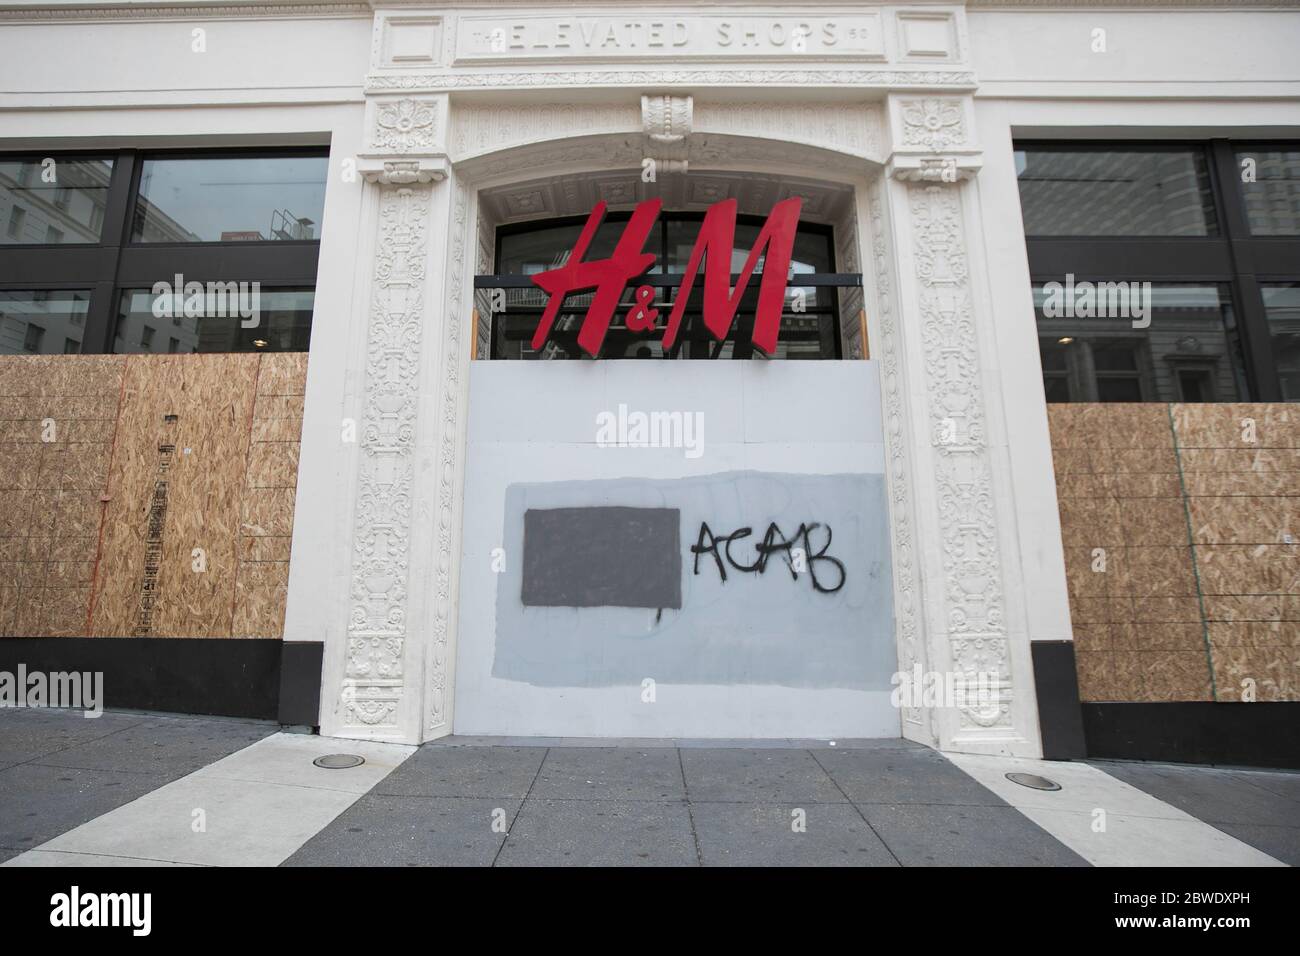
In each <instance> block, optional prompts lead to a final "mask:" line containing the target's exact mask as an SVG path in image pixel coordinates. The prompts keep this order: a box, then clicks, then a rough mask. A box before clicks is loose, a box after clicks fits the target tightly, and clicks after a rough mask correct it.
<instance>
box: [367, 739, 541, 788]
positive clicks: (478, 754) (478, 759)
mask: <svg viewBox="0 0 1300 956" xmlns="http://www.w3.org/2000/svg"><path fill="white" fill-rule="evenodd" d="M545 756H546V750H545V749H544V748H540V747H430V746H424V747H421V748H420V749H419V750H417V751H416V752H415V753H413V754H412V755H411V756H410V757H408V758H406V760H405V761H404V762H403V763H402V765H401V766H400V767H398V768H397V769H396V770H394V771H393V772H392V773H390V774H389V775H388V776H387V777H385V778H384V779H383V780H381V781H380V782H379V783H378V784H377V785H376V786H375V788H374V790H373V791H372V792H373V793H381V794H388V795H395V796H408V797H417V796H418V797H489V796H499V797H520V798H522V797H523V796H524V795H525V794H527V793H528V788H529V787H530V786H531V785H532V783H533V778H535V777H536V776H537V768H538V767H540V766H541V765H542V758H543V757H545Z"/></svg>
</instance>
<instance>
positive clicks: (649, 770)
mask: <svg viewBox="0 0 1300 956" xmlns="http://www.w3.org/2000/svg"><path fill="white" fill-rule="evenodd" d="M531 798H532V799H542V800H547V799H551V800H557V799H569V800H574V799H584V800H586V799H596V800H684V799H685V798H686V788H685V786H683V784H682V770H681V764H680V762H679V761H678V759H677V751H676V750H673V749H670V748H668V749H665V748H658V749H655V750H633V749H625V748H605V749H592V748H582V747H578V748H572V749H565V750H557V749H551V750H549V751H547V754H546V760H545V762H544V763H543V764H542V770H541V773H539V774H538V775H537V782H536V783H535V784H533V789H532V791H531Z"/></svg>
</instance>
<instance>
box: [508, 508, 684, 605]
mask: <svg viewBox="0 0 1300 956" xmlns="http://www.w3.org/2000/svg"><path fill="white" fill-rule="evenodd" d="M680 525H681V512H679V511H678V510H677V509H676V508H620V507H614V508H609V507H600V506H596V507H590V508H529V509H528V510H527V511H526V512H524V573H523V589H522V595H521V597H522V601H523V604H524V606H525V607H637V608H661V607H662V608H680V607H681V606H682V554H681V548H680V539H681V535H680V534H679V528H680Z"/></svg>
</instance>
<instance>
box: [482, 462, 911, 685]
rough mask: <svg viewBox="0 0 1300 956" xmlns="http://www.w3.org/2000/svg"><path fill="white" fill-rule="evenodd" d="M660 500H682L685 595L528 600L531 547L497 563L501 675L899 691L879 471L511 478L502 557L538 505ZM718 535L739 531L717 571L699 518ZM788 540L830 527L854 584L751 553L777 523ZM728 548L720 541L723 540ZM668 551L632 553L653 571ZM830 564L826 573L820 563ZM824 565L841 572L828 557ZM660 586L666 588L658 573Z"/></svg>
mask: <svg viewBox="0 0 1300 956" xmlns="http://www.w3.org/2000/svg"><path fill="white" fill-rule="evenodd" d="M563 509H572V510H584V511H597V512H599V511H602V510H612V509H627V510H634V509H660V510H665V511H677V512H680V524H679V527H680V540H679V542H678V550H677V561H676V563H675V567H676V568H677V571H676V573H677V579H678V585H679V595H680V600H679V601H678V602H677V607H675V608H674V607H672V606H671V605H668V604H664V605H660V604H658V603H655V604H654V605H653V607H627V606H620V607H608V606H606V607H593V606H572V605H570V606H553V605H552V606H528V605H527V604H526V603H525V602H524V601H522V600H521V594H522V593H523V591H524V581H523V578H524V577H525V576H526V575H527V574H528V573H529V570H528V559H527V558H526V557H525V559H524V561H522V562H516V563H508V564H507V566H506V569H505V571H504V572H503V573H501V574H499V575H496V578H497V580H496V635H495V649H494V651H495V652H494V656H493V661H492V675H493V676H494V677H497V678H503V679H506V680H514V681H521V682H524V683H527V684H531V685H534V686H539V687H611V686H617V685H629V684H631V685H634V686H635V685H640V684H641V682H642V681H643V680H645V679H646V678H651V679H653V680H654V681H656V682H657V683H658V684H659V685H661V686H662V685H666V684H712V685H756V684H757V685H777V686H783V687H800V688H837V689H852V690H859V689H860V690H875V691H888V690H889V688H890V682H889V681H890V676H891V675H892V674H893V672H894V671H895V669H896V668H897V653H896V650H895V647H894V640H893V614H892V610H893V605H892V591H891V583H890V573H889V538H888V530H887V514H888V512H887V504H886V498H885V485H884V477H883V476H882V475H877V474H839V475H800V474H785V473H774V472H753V471H733V472H722V473H718V474H712V475H701V476H696V477H689V478H674V479H662V480H655V479H641V478H619V479H612V480H598V481H559V482H546V483H536V484H514V485H510V486H509V487H508V489H507V491H506V502H505V522H504V529H505V539H504V542H503V544H504V546H505V552H506V553H507V554H523V553H525V551H526V545H525V542H524V535H525V524H526V515H527V514H528V513H529V512H531V511H542V510H563ZM705 523H707V524H708V526H709V529H710V531H711V532H712V534H713V535H715V536H723V535H727V536H730V535H732V534H733V533H734V532H737V531H739V530H740V529H743V528H751V529H753V532H752V534H750V535H749V536H741V537H737V538H736V540H735V541H734V544H733V545H732V548H731V559H732V560H734V562H735V563H734V565H733V564H727V565H726V571H727V575H726V579H725V581H724V580H723V578H722V575H721V573H720V572H719V570H718V567H717V563H716V562H715V560H714V558H713V557H712V555H706V556H704V557H703V558H702V559H701V560H700V561H699V564H698V573H695V572H696V568H695V561H694V556H693V555H691V554H690V553H689V549H690V547H691V546H692V545H694V544H696V543H697V541H698V540H699V538H698V536H699V532H700V527H701V525H702V524H705ZM771 523H775V524H776V525H777V526H778V527H779V528H780V529H781V532H782V533H783V535H784V536H785V537H786V538H787V539H789V538H793V537H794V535H795V531H796V529H798V528H799V526H800V525H809V526H811V525H812V524H814V523H817V524H818V525H819V530H818V531H817V532H816V534H814V535H813V537H812V541H811V542H810V543H811V547H812V549H813V552H814V553H817V552H818V551H819V550H820V549H822V547H823V543H824V542H825V541H826V540H827V537H828V534H829V533H828V532H827V531H826V530H825V529H828V528H829V529H830V531H831V532H833V536H832V537H831V538H830V540H831V542H832V543H831V544H830V545H829V547H828V548H827V550H826V554H828V555H830V556H833V557H834V558H835V559H837V561H838V562H840V563H841V564H842V565H843V568H844V576H843V586H842V587H839V588H838V590H835V591H834V592H833V593H825V592H823V591H818V590H817V589H816V588H815V587H814V584H813V579H812V575H811V574H809V573H808V572H806V571H805V572H803V573H795V572H794V571H793V570H792V568H791V567H790V564H789V563H788V561H787V555H786V554H785V553H784V552H778V553H775V554H773V555H771V557H770V559H769V560H768V561H767V563H766V567H765V569H764V570H763V572H762V573H758V572H757V571H750V572H746V571H743V570H740V569H738V567H737V566H741V567H745V566H753V565H755V564H757V563H758V558H759V557H760V555H759V554H758V552H757V551H756V550H755V546H756V545H757V544H759V543H761V542H762V540H763V537H764V532H765V531H766V529H767V528H768V525H769V524H771ZM724 557H725V549H724ZM658 562H659V559H657V558H652V557H651V556H649V555H645V556H643V558H640V559H638V560H637V563H638V564H639V567H638V568H635V569H633V568H632V567H631V564H625V565H623V568H622V570H621V571H620V573H625V572H626V571H628V570H638V571H639V572H640V573H641V574H643V575H647V576H650V577H655V578H657V576H658V575H659V574H661V572H662V568H661V567H657V566H656V563H658ZM823 572H824V573H823ZM819 574H820V577H821V580H822V581H823V583H824V584H827V585H830V586H834V585H835V584H836V583H838V575H837V574H836V573H835V572H834V569H833V567H832V566H830V565H828V564H827V563H825V562H823V563H821V564H820V565H819ZM656 586H658V585H656Z"/></svg>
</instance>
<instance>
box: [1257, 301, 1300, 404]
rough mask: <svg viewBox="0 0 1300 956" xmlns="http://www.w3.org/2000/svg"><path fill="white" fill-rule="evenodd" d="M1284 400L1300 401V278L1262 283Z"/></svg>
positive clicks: (1265, 308) (1265, 312) (1274, 357)
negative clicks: (1290, 280) (1292, 280)
mask: <svg viewBox="0 0 1300 956" xmlns="http://www.w3.org/2000/svg"><path fill="white" fill-rule="evenodd" d="M1260 292H1261V293H1263V296H1264V314H1265V315H1266V316H1267V317H1268V329H1269V332H1270V334H1271V336H1272V342H1273V361H1274V363H1275V364H1276V366H1277V377H1278V381H1279V383H1280V385H1281V387H1282V401H1284V402H1300V282H1283V283H1269V284H1265V285H1262V286H1260Z"/></svg>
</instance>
